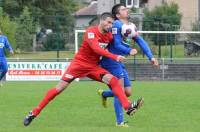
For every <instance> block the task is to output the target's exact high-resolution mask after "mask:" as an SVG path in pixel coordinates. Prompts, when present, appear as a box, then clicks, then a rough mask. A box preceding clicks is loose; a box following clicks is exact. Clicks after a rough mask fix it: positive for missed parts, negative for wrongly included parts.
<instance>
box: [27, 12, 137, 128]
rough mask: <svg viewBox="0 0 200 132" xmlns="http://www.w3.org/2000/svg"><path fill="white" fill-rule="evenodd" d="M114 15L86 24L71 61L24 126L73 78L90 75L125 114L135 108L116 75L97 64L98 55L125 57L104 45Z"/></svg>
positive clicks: (118, 59)
mask: <svg viewBox="0 0 200 132" xmlns="http://www.w3.org/2000/svg"><path fill="white" fill-rule="evenodd" d="M112 23H113V18H112V14H110V13H103V14H102V15H101V16H100V24H99V25H98V26H93V27H89V28H88V29H87V30H86V32H85V34H84V39H83V43H82V45H81V47H80V49H79V51H78V53H77V54H76V55H75V58H74V59H73V60H72V61H71V63H70V65H69V67H68V68H67V70H66V71H65V73H64V74H63V76H62V78H61V80H60V82H58V84H57V85H56V86H55V87H54V88H52V89H50V90H49V91H47V93H46V95H45V97H44V98H43V99H42V101H41V102H40V103H39V104H38V106H37V107H35V108H34V109H33V110H32V111H31V112H29V114H28V115H27V116H26V117H25V119H24V125H25V126H27V125H29V124H30V123H31V121H32V120H33V119H34V118H35V117H36V116H38V115H39V113H40V112H41V111H42V110H43V108H44V107H45V106H46V105H47V104H48V103H49V102H50V101H51V100H52V99H54V97H56V96H57V95H58V94H59V93H61V92H62V91H63V90H64V89H65V88H66V87H67V86H68V85H69V84H70V83H71V82H72V81H73V80H74V79H75V78H79V77H85V76H87V77H89V78H91V79H94V80H97V81H100V82H104V83H106V84H108V85H109V86H110V87H111V89H112V91H113V93H114V94H115V95H116V96H117V97H118V98H119V100H120V102H121V104H122V106H123V108H124V109H125V110H126V112H127V114H128V115H131V114H132V113H133V112H134V111H135V109H136V108H135V107H134V106H133V104H132V103H131V102H129V101H128V98H127V97H126V95H125V94H124V92H123V89H122V87H121V85H120V84H119V81H118V79H117V78H116V77H114V76H113V75H111V74H110V73H109V72H108V71H107V70H105V69H103V68H102V67H100V66H99V65H98V62H99V60H100V57H101V56H106V57H109V58H112V59H113V60H115V61H123V60H124V59H125V58H124V57H123V56H120V55H114V54H111V53H110V52H108V51H106V50H105V49H104V48H105V47H107V45H108V44H109V43H110V42H111V41H112V33H110V32H109V29H110V28H111V27H112Z"/></svg>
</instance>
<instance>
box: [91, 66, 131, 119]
mask: <svg viewBox="0 0 200 132" xmlns="http://www.w3.org/2000/svg"><path fill="white" fill-rule="evenodd" d="M88 77H90V78H92V79H94V80H96V81H100V82H104V83H105V84H107V85H109V86H110V87H111V88H112V91H113V93H114V95H115V96H117V97H118V99H119V100H120V102H121V104H122V106H123V108H124V109H125V110H126V113H127V114H128V115H132V113H133V112H134V111H135V108H133V104H132V103H131V102H129V100H128V98H127V97H126V95H125V93H124V91H123V88H122V86H121V85H120V83H119V80H118V79H117V77H115V76H113V75H112V74H110V73H109V72H108V71H106V70H105V69H103V68H101V67H95V70H94V71H92V72H90V74H89V75H88Z"/></svg>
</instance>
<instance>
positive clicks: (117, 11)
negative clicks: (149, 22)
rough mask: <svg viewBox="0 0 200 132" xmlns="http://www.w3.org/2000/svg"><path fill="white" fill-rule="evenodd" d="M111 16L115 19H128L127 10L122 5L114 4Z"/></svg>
mask: <svg viewBox="0 0 200 132" xmlns="http://www.w3.org/2000/svg"><path fill="white" fill-rule="evenodd" d="M112 15H113V17H114V18H115V20H117V19H128V17H129V14H128V9H127V8H126V7H125V6H124V4H116V5H114V6H113V8H112Z"/></svg>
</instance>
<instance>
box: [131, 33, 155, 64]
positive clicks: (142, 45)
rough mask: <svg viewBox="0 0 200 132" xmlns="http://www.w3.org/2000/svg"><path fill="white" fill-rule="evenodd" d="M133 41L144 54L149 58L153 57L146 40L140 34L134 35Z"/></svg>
mask: <svg viewBox="0 0 200 132" xmlns="http://www.w3.org/2000/svg"><path fill="white" fill-rule="evenodd" d="M134 40H135V42H136V43H137V44H138V45H139V46H140V48H141V49H142V51H143V52H144V54H145V55H146V56H147V57H148V59H149V60H151V59H152V58H153V54H152V52H151V50H150V48H149V46H148V44H147V42H146V41H145V40H144V39H143V38H142V37H141V36H139V35H138V36H136V37H135V38H134Z"/></svg>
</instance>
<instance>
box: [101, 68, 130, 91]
mask: <svg viewBox="0 0 200 132" xmlns="http://www.w3.org/2000/svg"><path fill="white" fill-rule="evenodd" d="M103 68H104V69H106V70H107V71H109V72H110V73H111V74H112V75H114V76H116V77H117V78H119V79H120V78H123V79H124V87H131V82H130V80H129V76H128V72H127V70H126V69H125V68H124V67H123V66H120V67H118V68H112V67H109V68H108V67H103Z"/></svg>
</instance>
